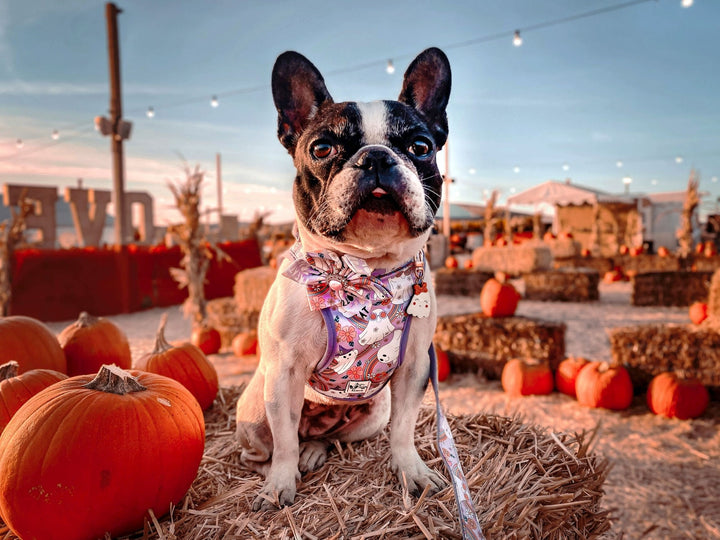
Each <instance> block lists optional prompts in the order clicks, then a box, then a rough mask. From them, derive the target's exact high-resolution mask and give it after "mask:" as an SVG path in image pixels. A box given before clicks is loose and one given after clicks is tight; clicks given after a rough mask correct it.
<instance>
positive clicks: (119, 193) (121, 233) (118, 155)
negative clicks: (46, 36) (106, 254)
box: [105, 2, 129, 246]
mask: <svg viewBox="0 0 720 540" xmlns="http://www.w3.org/2000/svg"><path fill="white" fill-rule="evenodd" d="M118 13H122V10H121V9H119V8H118V7H117V6H116V5H115V4H113V3H112V2H108V3H107V4H105V20H106V22H107V37H108V62H109V66H110V122H111V123H112V133H111V135H110V148H111V150H112V155H113V203H114V206H115V243H116V244H117V245H119V246H121V245H123V244H125V243H126V242H127V241H128V239H129V235H128V224H127V223H126V219H125V163H124V160H123V137H122V136H121V135H120V134H119V133H118V126H119V125H120V122H121V121H122V90H121V85H120V45H119V40H118V28H117V15H118Z"/></svg>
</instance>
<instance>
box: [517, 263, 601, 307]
mask: <svg viewBox="0 0 720 540" xmlns="http://www.w3.org/2000/svg"><path fill="white" fill-rule="evenodd" d="M523 281H524V282H525V298H527V299H528V300H550V301H555V302H589V301H593V300H598V299H599V298H600V293H599V291H598V285H599V283H600V273H599V272H598V271H597V270H595V269H593V268H560V269H557V270H544V271H540V272H533V273H531V274H523Z"/></svg>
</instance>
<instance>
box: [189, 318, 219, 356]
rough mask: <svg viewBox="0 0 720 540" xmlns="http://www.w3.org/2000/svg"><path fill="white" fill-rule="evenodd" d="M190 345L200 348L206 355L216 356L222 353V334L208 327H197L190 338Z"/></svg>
mask: <svg viewBox="0 0 720 540" xmlns="http://www.w3.org/2000/svg"><path fill="white" fill-rule="evenodd" d="M190 343H192V344H193V345H195V346H196V347H199V348H200V350H201V351H202V352H204V353H205V354H216V353H218V352H220V347H221V346H222V338H221V337H220V332H218V331H217V330H215V328H213V327H211V326H207V325H202V326H197V327H195V328H194V329H193V331H192V335H191V336H190Z"/></svg>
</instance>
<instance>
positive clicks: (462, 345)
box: [434, 313, 566, 379]
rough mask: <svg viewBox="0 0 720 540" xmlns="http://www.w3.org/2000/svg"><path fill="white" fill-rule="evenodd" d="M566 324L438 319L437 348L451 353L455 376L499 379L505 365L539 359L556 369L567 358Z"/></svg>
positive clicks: (455, 317)
mask: <svg viewBox="0 0 720 540" xmlns="http://www.w3.org/2000/svg"><path fill="white" fill-rule="evenodd" d="M565 328H566V326H565V323H562V322H552V321H543V320H539V319H531V318H528V317H486V316H485V315H483V314H482V313H469V314H467V315H448V316H444V317H438V323H437V329H436V330H435V339H434V341H435V344H436V345H437V346H438V347H440V348H441V349H443V350H444V351H446V352H447V353H448V358H449V360H450V364H451V365H452V369H453V371H454V372H463V371H469V372H473V373H475V372H477V371H482V372H483V374H484V375H485V376H486V377H489V378H491V379H499V378H500V375H501V374H502V369H503V366H505V362H507V361H508V360H511V359H513V358H526V357H530V358H536V359H538V360H544V361H547V362H549V364H550V367H551V368H553V369H555V368H557V365H558V364H559V363H560V362H561V361H562V359H563V358H565Z"/></svg>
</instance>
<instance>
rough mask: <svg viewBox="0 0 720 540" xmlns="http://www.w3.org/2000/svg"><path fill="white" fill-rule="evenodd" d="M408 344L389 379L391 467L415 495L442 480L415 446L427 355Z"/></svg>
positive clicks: (433, 489)
mask: <svg viewBox="0 0 720 540" xmlns="http://www.w3.org/2000/svg"><path fill="white" fill-rule="evenodd" d="M413 341H415V340H413ZM409 345H410V344H408V350H407V351H406V359H405V362H404V363H403V365H402V366H400V369H399V370H398V372H397V373H396V374H395V375H394V377H393V378H392V380H391V385H392V387H391V400H392V411H391V417H390V427H391V431H390V449H391V452H392V468H393V471H395V474H397V476H398V479H399V480H400V482H401V483H403V482H406V483H407V488H408V491H410V493H412V494H413V495H416V496H418V495H420V494H421V493H422V492H423V490H424V489H425V486H429V487H430V493H436V492H438V491H440V490H441V489H442V488H444V487H445V484H446V482H445V480H443V478H442V477H441V476H440V475H439V474H437V473H436V472H435V471H433V470H432V469H430V468H429V467H428V466H427V465H425V463H424V462H423V460H422V459H421V458H420V456H419V455H418V453H417V449H416V448H415V424H416V422H417V418H418V414H419V412H420V404H421V403H422V399H423V396H424V395H425V389H426V387H427V383H428V380H429V379H428V377H429V370H430V358H429V356H428V352H427V349H423V346H420V347H417V346H416V347H414V348H412V349H411V348H410V346H409Z"/></svg>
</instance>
